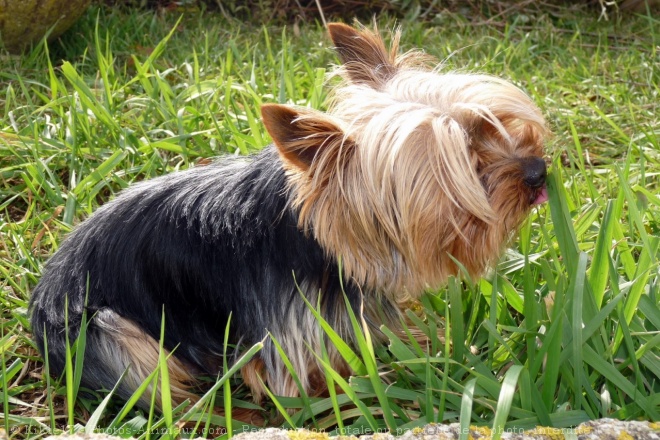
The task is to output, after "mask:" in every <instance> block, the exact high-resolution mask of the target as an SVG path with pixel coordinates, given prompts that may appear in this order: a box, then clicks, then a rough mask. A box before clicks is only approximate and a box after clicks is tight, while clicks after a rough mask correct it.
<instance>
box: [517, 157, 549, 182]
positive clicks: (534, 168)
mask: <svg viewBox="0 0 660 440" xmlns="http://www.w3.org/2000/svg"><path fill="white" fill-rule="evenodd" d="M522 161H523V164H522V166H523V182H525V185H527V186H529V187H530V188H532V189H539V188H541V187H542V186H543V185H544V184H545V178H546V175H547V171H546V168H545V161H544V160H543V159H541V158H540V157H526V158H525V159H523V160H522Z"/></svg>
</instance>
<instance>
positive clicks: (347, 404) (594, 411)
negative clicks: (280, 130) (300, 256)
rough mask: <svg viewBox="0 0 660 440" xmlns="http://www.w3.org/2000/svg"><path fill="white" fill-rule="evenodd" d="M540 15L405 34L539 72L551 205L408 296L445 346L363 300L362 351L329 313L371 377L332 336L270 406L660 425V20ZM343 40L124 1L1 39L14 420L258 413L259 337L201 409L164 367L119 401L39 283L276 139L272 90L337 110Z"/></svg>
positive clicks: (378, 419)
mask: <svg viewBox="0 0 660 440" xmlns="http://www.w3.org/2000/svg"><path fill="white" fill-rule="evenodd" d="M528 18H529V17H528ZM533 19H534V21H532V23H530V24H525V20H524V17H508V18H507V20H506V21H504V22H502V23H499V22H494V23H491V25H490V26H483V25H480V24H474V23H469V22H467V21H466V20H465V19H463V18H461V17H460V16H455V15H444V16H438V17H436V19H435V21H433V22H429V23H412V22H410V23H409V22H403V23H401V25H402V27H403V29H404V34H403V45H404V47H406V48H410V47H414V46H421V47H423V48H424V49H425V50H426V51H427V52H429V53H430V54H433V55H435V56H436V57H438V58H439V59H442V60H445V63H446V68H447V69H469V70H473V69H477V70H481V71H487V72H491V73H496V74H498V75H501V76H504V77H507V78H509V79H511V80H513V81H515V82H517V83H519V84H521V86H522V87H524V88H525V89H526V90H528V91H529V93H530V94H531V95H532V96H533V98H534V99H535V100H536V102H537V103H538V104H539V105H540V106H541V107H542V108H543V110H544V112H545V113H546V114H547V115H548V119H549V121H550V124H551V126H552V128H553V131H554V132H555V137H554V139H553V140H552V141H551V142H550V144H549V145H548V156H549V158H550V160H551V162H552V167H551V175H550V177H549V180H548V186H549V194H550V200H549V203H548V204H546V205H545V206H543V207H540V208H538V209H536V210H535V211H534V212H533V213H532V215H531V216H530V218H529V219H528V220H527V222H526V223H525V224H524V225H523V227H522V230H521V232H520V234H519V236H518V237H517V238H516V239H515V241H513V242H512V243H511V246H510V248H509V250H508V251H507V252H506V254H505V255H504V256H503V257H502V259H501V261H500V262H499V264H498V265H497V267H495V268H493V270H492V272H491V273H490V274H488V275H487V276H486V277H484V278H483V279H479V280H472V279H463V280H461V281H458V280H455V279H454V280H450V281H449V283H448V284H447V286H445V287H443V288H442V289H440V290H438V291H434V292H429V294H428V295H426V296H425V297H423V298H422V299H421V301H420V304H419V306H418V307H417V308H416V310H414V311H410V312H409V320H410V322H413V323H414V324H415V327H417V328H418V329H419V330H421V331H423V332H424V333H426V335H427V337H428V344H427V346H420V345H419V344H418V342H417V339H416V338H414V337H413V335H412V332H409V334H408V336H403V335H401V334H398V333H393V332H392V331H390V330H388V329H387V328H383V329H382V331H383V332H384V333H385V334H386V335H387V336H388V338H389V343H388V344H387V346H385V347H383V346H380V345H378V344H374V343H373V342H372V338H371V335H370V334H369V332H368V331H367V330H366V327H365V326H364V325H363V322H362V317H361V315H360V313H359V310H354V311H353V312H354V315H352V316H351V320H352V323H353V326H354V328H355V329H356V333H357V334H358V338H357V341H358V344H357V346H349V345H347V344H345V343H344V342H343V341H341V339H340V338H339V337H338V335H337V334H336V333H334V331H333V329H332V328H331V327H330V326H328V325H327V323H324V322H323V321H322V319H320V317H319V325H320V326H321V328H322V330H323V331H324V332H326V334H327V335H328V338H327V342H326V343H327V344H334V345H336V346H337V347H338V350H339V351H340V353H341V354H342V355H343V356H344V357H345V358H346V359H347V360H348V362H349V364H350V365H351V366H352V367H353V369H354V371H355V372H356V374H355V375H354V376H353V377H351V378H350V379H347V378H345V377H342V376H340V375H339V374H337V372H335V371H333V370H332V368H331V367H330V363H329V362H328V355H327V350H326V349H325V347H324V348H323V350H322V352H321V353H316V355H317V356H318V359H319V362H321V364H322V365H324V366H325V375H326V380H327V382H328V384H329V388H330V393H329V396H328V397H325V398H316V397H311V396H305V395H303V396H302V397H301V398H295V399H294V398H285V397H282V396H274V395H271V396H270V397H271V398H270V399H269V401H268V402H267V403H266V404H265V405H264V406H265V407H264V408H263V414H264V416H265V417H266V418H267V419H269V420H270V421H271V423H279V424H281V425H282V426H287V427H299V426H308V427H313V428H315V429H318V430H325V431H328V432H335V433H343V434H357V433H364V432H372V431H377V430H383V429H387V430H390V431H392V432H394V433H402V432H404V431H405V430H410V429H414V428H419V427H421V426H423V425H425V424H427V423H431V422H460V423H461V424H462V425H463V427H467V426H469V425H479V426H485V427H490V428H491V429H492V432H493V434H494V436H496V437H497V436H499V435H500V434H501V433H502V432H504V430H506V429H512V428H519V429H525V428H532V427H534V426H536V425H539V424H541V425H547V426H554V427H568V426H574V425H575V424H578V423H580V422H582V421H586V420H589V419H594V418H598V417H606V416H607V417H615V418H621V419H638V418H646V419H653V420H660V415H659V414H660V384H659V382H658V381H659V378H660V357H659V353H660V351H659V350H658V347H659V344H660V311H659V310H660V309H659V302H660V298H659V296H658V246H659V244H660V241H659V238H658V237H659V232H660V227H659V226H658V221H659V219H660V197H658V195H657V192H658V178H657V176H658V172H659V171H660V164H659V158H660V142H659V135H660V128H659V126H658V122H657V116H656V115H657V114H658V104H657V102H658V101H657V96H658V94H659V92H660V90H659V88H658V83H659V81H658V80H659V79H660V73H659V71H658V69H659V67H658V66H659V64H660V63H659V61H658V60H659V58H658V57H659V56H660V55H659V53H658V36H657V35H656V31H655V29H656V28H657V25H658V23H657V22H656V21H657V20H656V19H655V18H653V17H630V18H627V19H626V20H625V21H620V22H597V21H595V20H594V19H593V18H592V17H591V14H587V13H585V15H584V17H580V16H575V15H571V16H568V15H566V16H562V15H561V14H559V15H553V16H542V15H539V16H535V17H533ZM388 25H391V22H387V21H384V22H383V25H382V26H381V27H382V28H386V27H388ZM328 46H329V43H328V39H327V38H326V37H325V36H324V33H323V30H322V29H321V27H320V26H319V25H318V24H311V23H307V24H305V25H302V26H295V27H277V26H268V25H263V26H256V25H248V24H244V23H239V22H236V21H231V20H230V19H227V18H226V17H220V16H215V15H209V14H204V15H202V14H194V13H188V14H187V15H185V16H184V17H183V18H180V17H179V16H178V15H176V14H172V15H167V14H165V15H163V14H152V13H149V12H136V11H132V12H118V11H116V10H109V9H103V8H101V9H93V10H91V11H90V12H89V13H88V14H87V15H86V16H85V17H84V18H83V20H82V21H81V22H80V23H79V24H78V25H77V27H76V28H75V29H74V30H73V31H72V33H70V34H69V35H68V36H66V37H65V40H63V41H62V42H61V43H59V44H56V45H53V46H51V47H48V48H46V47H45V46H41V47H38V48H36V49H35V50H34V51H33V52H31V53H30V54H26V55H24V56H21V57H8V56H6V55H2V56H1V57H0V66H1V68H0V81H1V82H0V85H1V87H0V96H1V97H0V106H1V107H2V108H3V110H4V111H3V112H0V177H1V178H0V216H1V221H0V254H1V255H2V259H1V260H0V274H1V276H0V289H2V290H1V292H2V294H1V296H0V301H1V302H2V315H1V324H2V325H1V327H0V355H1V360H2V369H1V370H0V374H1V376H0V379H1V380H0V386H2V391H3V392H2V405H3V408H4V411H3V415H2V416H0V417H1V418H2V423H3V425H2V426H3V427H4V430H5V432H6V433H7V434H8V435H9V436H10V437H12V438H23V437H35V436H41V435H45V434H48V433H57V432H63V431H65V430H73V431H87V432H98V431H104V432H109V433H115V434H120V435H122V436H129V435H136V436H139V437H140V438H161V437H162V438H170V437H175V436H177V435H178V436H183V437H189V436H192V435H193V431H198V432H206V433H207V434H209V435H214V434H215V435H217V434H223V435H224V436H230V435H231V434H233V433H236V432H240V431H241V430H242V429H243V427H242V425H241V424H240V423H237V422H234V423H233V424H232V423H231V422H230V420H227V419H226V418H225V417H222V416H220V415H217V414H215V413H213V411H212V407H213V406H214V405H217V406H224V408H225V415H229V414H231V413H232V412H234V411H236V410H239V409H245V408H255V406H254V404H252V403H251V402H249V399H248V398H247V390H246V389H245V387H244V386H243V385H242V384H241V382H240V378H239V376H238V375H237V374H236V372H237V371H238V368H239V367H240V365H242V364H243V363H244V362H247V361H248V360H249V359H250V357H251V356H253V355H254V354H255V353H256V352H258V350H259V348H260V346H259V345H257V346H255V347H252V348H251V349H250V350H249V351H248V352H247V353H246V355H245V357H244V358H242V359H241V360H238V361H237V363H232V362H231V359H228V361H227V363H226V364H225V365H224V368H223V371H222V372H221V377H219V378H217V380H216V379H212V380H210V381H209V386H208V390H207V392H206V394H205V395H204V397H203V398H202V399H201V400H200V401H199V402H197V403H195V404H194V405H192V404H184V405H182V406H181V407H179V408H172V407H171V404H170V403H169V399H167V398H166V397H167V391H166V390H167V383H168V379H167V374H166V370H165V369H163V368H160V369H158V370H156V371H155V372H154V374H153V375H152V376H151V377H150V379H149V381H147V382H145V384H144V385H143V387H142V388H141V389H140V390H139V391H138V392H137V393H136V396H134V398H133V399H130V400H129V401H128V402H118V401H115V400H113V399H111V396H112V390H109V391H110V393H103V392H101V393H99V392H96V391H93V390H82V389H81V390H77V386H76V383H78V382H77V380H79V379H76V378H79V368H80V362H81V357H80V356H82V354H83V350H82V349H81V347H82V346H84V341H80V340H78V341H70V345H71V349H72V353H71V356H70V361H71V363H70V369H67V371H69V372H68V373H67V374H66V375H65V377H64V378H59V379H58V378H53V379H51V378H50V377H49V376H48V375H47V374H44V372H45V371H47V363H46V364H44V361H43V360H42V359H41V358H40V357H39V356H38V354H37V352H36V350H35V346H34V344H33V343H32V342H31V339H30V333H29V332H30V327H29V322H28V319H27V315H26V313H27V311H26V308H27V301H28V298H29V294H30V291H31V289H32V287H33V286H34V285H35V284H36V282H37V281H38V279H39V273H40V270H41V267H42V265H43V263H44V261H45V259H46V258H47V257H48V255H50V254H51V253H52V252H53V251H54V250H56V249H57V247H58V244H59V243H60V242H61V240H62V237H63V236H64V235H65V234H66V233H67V232H68V231H70V230H71V228H72V227H73V225H74V224H75V223H76V222H78V221H80V220H81V219H83V218H84V217H85V216H87V215H89V214H90V213H91V212H92V211H93V210H94V209H95V208H96V207H97V206H99V205H100V204H102V203H103V202H105V201H106V200H108V199H110V198H111V197H112V196H113V194H115V193H116V192H117V191H119V190H121V189H122V188H125V187H126V186H128V185H130V184H131V183H132V182H135V181H137V180H142V179H146V178H150V177H153V176H156V175H160V174H164V173H168V172H175V171H176V170H178V169H183V168H186V167H189V166H193V165H195V164H196V163H199V162H205V161H207V160H209V159H208V158H211V157H215V156H218V155H222V154H249V153H250V152H253V151H255V150H258V149H260V148H262V147H263V146H264V145H266V144H267V143H268V142H269V140H268V136H267V134H266V133H265V131H264V129H263V127H262V125H261V124H260V121H259V106H260V105H261V104H262V103H264V102H289V103H295V104H300V105H310V106H312V107H314V108H322V106H323V100H324V97H325V92H324V91H323V89H322V86H323V83H324V78H325V73H326V68H327V66H328V65H329V64H330V63H331V62H334V58H333V55H332V53H331V51H330V50H329V48H328ZM308 306H309V307H310V308H311V309H312V310H315V307H316V305H314V304H309V305H308ZM83 334H84V332H83ZM439 335H444V336H443V337H440V336H439ZM273 342H274V343H275V344H277V341H273ZM282 355H283V356H286V353H282ZM164 362H165V356H164V354H163V356H162V359H161V366H162V365H164ZM285 363H286V361H285ZM67 379H68V380H67ZM295 379H296V380H298V378H295ZM150 385H151V386H152V388H155V386H154V385H157V386H160V387H161V389H163V390H164V393H163V396H164V397H165V399H164V400H165V401H166V402H167V403H166V404H165V405H163V410H164V411H163V412H162V413H160V412H157V411H151V412H144V411H142V410H138V409H136V407H135V403H136V401H137V399H138V398H139V397H140V393H142V392H147V393H148V389H149V386H150ZM216 394H217V395H216ZM218 426H222V427H224V428H222V430H218V428H217V427H218ZM189 427H192V428H191V429H188V428H189Z"/></svg>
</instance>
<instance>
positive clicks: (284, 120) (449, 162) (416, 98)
mask: <svg viewBox="0 0 660 440" xmlns="http://www.w3.org/2000/svg"><path fill="white" fill-rule="evenodd" d="M329 31H330V36H331V38H332V41H333V42H334V44H335V46H336V49H337V53H338V55H339V58H340V60H341V62H342V65H341V66H340V67H338V68H337V69H336V71H335V74H337V75H338V76H340V77H341V78H342V80H341V82H340V84H339V85H338V86H337V87H336V88H335V89H334V91H333V94H332V97H331V102H330V109H329V111H328V113H327V114H322V113H319V112H316V111H312V110H308V109H299V108H291V107H286V106H280V105H266V106H264V107H263V109H262V115H263V119H264V123H265V124H266V128H267V129H268V131H269V133H270V134H271V136H272V137H273V140H274V142H275V144H276V146H277V148H278V150H279V152H280V156H281V158H282V160H283V163H284V165H285V168H286V169H287V172H288V175H289V181H290V184H291V189H292V194H293V195H292V200H293V204H294V206H295V207H296V208H297V209H299V210H300V224H301V226H302V227H303V228H305V229H307V230H309V231H311V232H312V233H313V234H314V236H315V238H316V239H317V240H318V241H319V243H321V245H322V246H323V247H324V248H325V249H326V251H327V252H329V253H330V254H331V255H333V256H335V257H338V258H341V259H342V261H343V265H344V268H345V271H346V273H347V275H349V276H351V277H354V278H355V279H356V280H357V281H358V282H359V283H364V284H367V285H369V286H371V287H374V288H378V289H381V290H384V291H386V292H392V294H395V292H405V291H407V292H408V293H410V294H413V295H415V294H417V293H419V292H421V291H423V290H424V289H425V288H426V287H428V286H437V285H438V284H440V283H442V282H443V281H445V279H446V278H447V277H448V276H449V275H452V274H456V273H457V265H456V264H455V261H454V259H455V260H456V261H458V262H460V263H461V265H462V266H464V267H465V269H467V271H468V272H469V273H470V274H472V275H479V274H480V273H482V272H483V270H484V269H485V268H486V267H488V265H489V264H491V263H492V262H493V261H494V260H495V259H496V258H497V256H498V255H499V254H500V252H501V250H502V247H503V245H504V244H505V243H506V242H507V240H508V239H509V237H510V236H511V232H513V231H515V230H516V229H517V228H518V227H519V225H520V224H521V222H522V221H523V219H524V218H525V217H526V215H527V214H528V213H529V211H530V209H531V208H532V207H533V206H534V205H537V204H540V203H542V202H544V201H545V200H546V199H547V192H546V190H545V177H546V167H545V162H544V160H543V143H544V137H545V136H546V135H547V130H546V126H545V122H544V119H543V116H542V115H541V112H540V111H539V109H538V108H537V106H536V105H535V104H534V103H533V102H532V101H531V99H530V98H529V97H528V96H527V95H526V94H525V93H524V92H522V91H521V90H520V89H519V88H517V87H516V86H514V85H512V84H511V83H509V82H507V81H504V80H502V79H499V78H496V77H493V76H488V75H478V74H462V73H439V72H437V71H435V70H433V69H431V68H429V67H428V65H429V58H428V57H427V56H425V55H423V54H421V53H419V52H408V53H405V54H403V55H399V54H398V53H397V50H398V40H399V33H398V32H397V33H395V34H394V36H393V42H392V44H391V47H390V50H387V49H386V47H385V44H384V43H383V40H382V39H381V37H380V36H379V35H378V34H377V33H376V32H372V31H369V30H367V29H364V28H360V29H356V28H353V27H350V26H347V25H343V24H331V25H329Z"/></svg>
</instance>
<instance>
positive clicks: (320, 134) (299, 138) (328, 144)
mask: <svg viewBox="0 0 660 440" xmlns="http://www.w3.org/2000/svg"><path fill="white" fill-rule="evenodd" d="M261 117H262V118H263V121H264V125H265V126H266V130H268V133H269V134H270V136H271V137H272V138H273V142H275V145H276V146H277V149H278V151H279V153H280V156H281V157H282V158H283V159H284V160H285V161H286V162H288V163H290V164H291V165H293V166H295V167H296V168H298V169H300V170H301V171H307V170H309V168H310V167H311V166H312V164H313V163H315V162H320V161H322V162H326V161H327V159H328V156H332V157H333V158H334V159H335V160H336V159H338V157H339V156H341V154H339V153H336V152H335V153H336V154H332V155H328V154H323V153H325V152H329V151H331V150H335V149H338V150H339V151H342V150H344V152H346V150H348V149H349V148H343V147H348V146H349V145H351V146H352V142H351V141H349V140H347V139H345V138H344V133H343V131H342V130H341V129H340V128H339V127H338V126H337V125H336V124H335V123H333V122H332V121H331V120H330V119H329V118H328V117H327V116H325V115H324V114H323V113H320V112H317V111H314V110H310V109H298V108H292V107H289V106H285V105H279V104H264V105H263V106H262V107H261ZM322 156H323V158H324V159H325V160H322ZM344 156H345V155H344ZM327 165H328V164H327V162H326V163H324V166H327Z"/></svg>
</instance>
